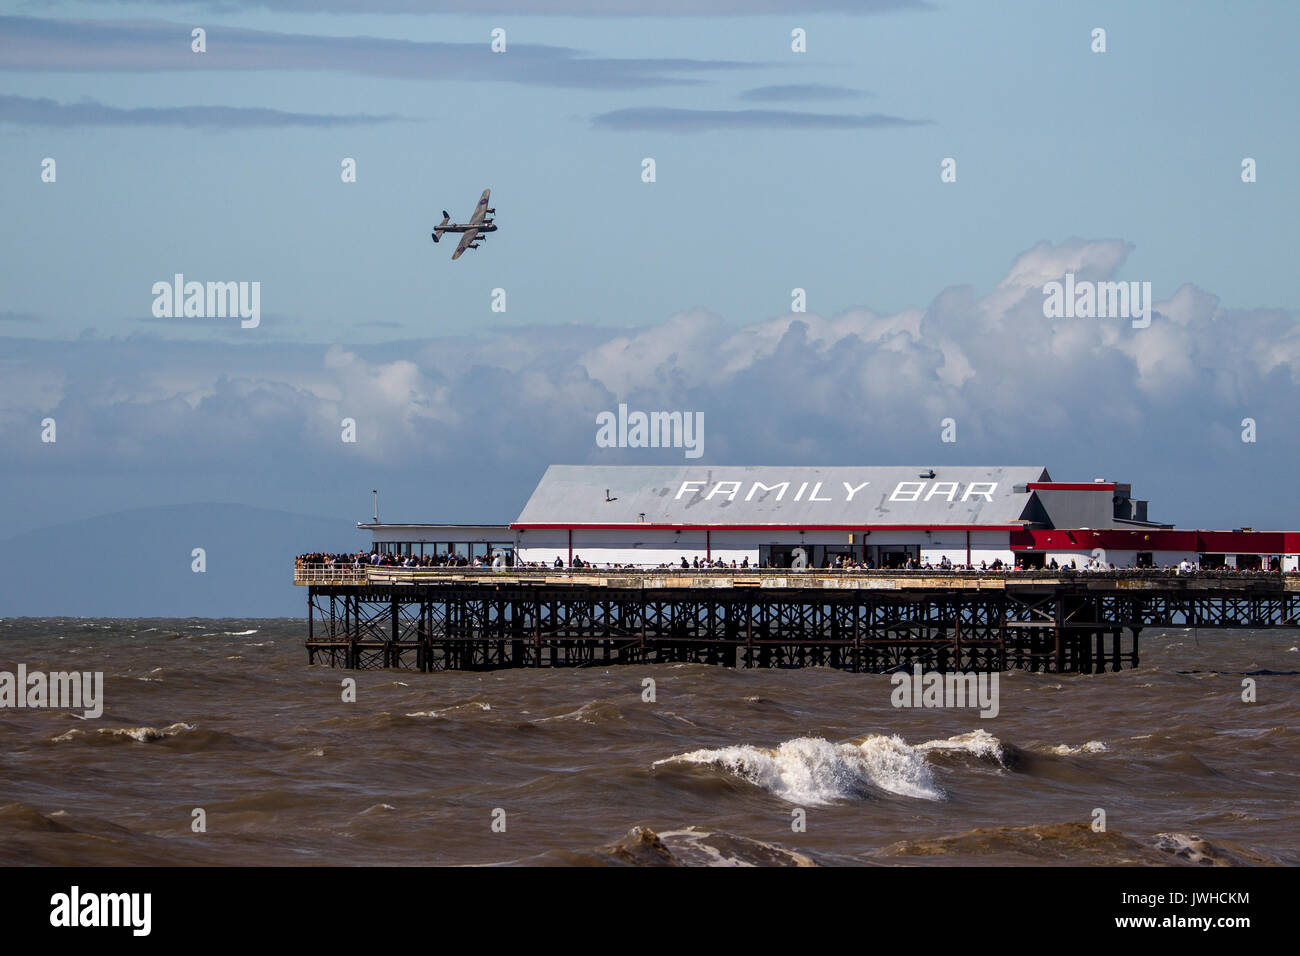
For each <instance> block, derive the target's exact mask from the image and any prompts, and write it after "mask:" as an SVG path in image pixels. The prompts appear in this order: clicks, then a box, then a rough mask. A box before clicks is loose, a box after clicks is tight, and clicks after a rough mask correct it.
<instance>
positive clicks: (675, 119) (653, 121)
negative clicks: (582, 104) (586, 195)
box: [591, 106, 931, 133]
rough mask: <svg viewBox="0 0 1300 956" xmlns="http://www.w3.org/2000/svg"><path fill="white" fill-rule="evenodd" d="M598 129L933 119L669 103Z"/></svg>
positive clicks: (860, 124) (595, 122)
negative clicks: (705, 107) (691, 107)
mask: <svg viewBox="0 0 1300 956" xmlns="http://www.w3.org/2000/svg"><path fill="white" fill-rule="evenodd" d="M591 122H592V126H594V127H595V128H596V129H604V130H616V131H628V130H658V131H661V132H669V133H703V132H708V131H710V130H761V129H821V130H834V129H842V130H854V129H856V130H863V129H895V128H899V127H907V126H928V125H930V124H931V121H930V120H916V119H907V118H906V117H902V116H887V115H885V114H883V113H866V114H848V113H802V112H798V111H795V110H688V109H675V108H672V107H666V106H638V107H631V108H629V109H624V110H614V111H613V112H610V113H601V114H600V115H598V116H596V117H593V119H592V121H591Z"/></svg>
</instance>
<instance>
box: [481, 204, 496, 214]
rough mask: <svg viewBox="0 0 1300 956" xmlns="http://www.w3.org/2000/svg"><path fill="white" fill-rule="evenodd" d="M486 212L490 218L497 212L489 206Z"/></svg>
mask: <svg viewBox="0 0 1300 956" xmlns="http://www.w3.org/2000/svg"><path fill="white" fill-rule="evenodd" d="M484 211H485V212H486V213H487V214H488V215H489V216H490V215H492V214H493V213H494V212H496V210H495V209H493V208H492V207H491V206H488V208H487V209H486V210H484Z"/></svg>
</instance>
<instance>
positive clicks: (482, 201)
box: [469, 189, 492, 226]
mask: <svg viewBox="0 0 1300 956" xmlns="http://www.w3.org/2000/svg"><path fill="white" fill-rule="evenodd" d="M491 195H492V190H490V189H485V190H483V195H482V196H479V197H478V205H477V206H475V207H474V215H472V216H470V217H469V222H470V225H471V226H472V225H474V224H475V223H480V222H482V221H483V217H484V215H486V214H487V208H488V197H490V196H491Z"/></svg>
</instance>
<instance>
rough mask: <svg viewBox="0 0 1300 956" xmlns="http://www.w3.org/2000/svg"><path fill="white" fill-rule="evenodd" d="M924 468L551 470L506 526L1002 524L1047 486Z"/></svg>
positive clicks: (1026, 470) (1007, 472) (997, 474)
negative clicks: (1030, 487) (1032, 487)
mask: <svg viewBox="0 0 1300 956" xmlns="http://www.w3.org/2000/svg"><path fill="white" fill-rule="evenodd" d="M930 471H931V469H930V468H928V467H925V466H920V467H918V466H909V467H904V466H887V467H880V466H870V467H852V466H847V467H826V468H820V467H784V466H779V465H763V466H757V465H755V466H706V465H552V466H551V467H549V468H548V469H547V470H546V474H545V475H543V476H542V480H541V481H540V482H539V483H538V485H537V488H536V489H535V490H534V491H533V494H532V497H531V498H529V499H528V503H527V504H526V505H524V510H523V511H522V512H521V513H520V515H519V517H518V519H516V521H515V524H517V525H573V526H578V525H592V524H635V523H638V522H641V521H644V522H646V523H649V524H697V525H706V524H708V525H744V524H771V525H852V526H871V525H899V524H916V525H936V526H938V525H1008V524H1015V523H1017V522H1018V521H1019V520H1020V516H1021V513H1022V511H1023V510H1024V507H1025V504H1026V503H1027V502H1028V501H1029V492H1027V491H1025V490H1023V486H1024V485H1026V484H1028V483H1029V482H1031V481H1046V480H1050V479H1049V477H1048V475H1047V470H1046V469H1045V468H1043V467H1041V466H1036V465H1035V466H1023V467H1018V466H993V467H974V466H947V467H941V466H936V467H935V468H934V469H933V471H934V477H933V478H930V477H922V475H923V474H924V475H928V474H929V472H930ZM954 483H955V485H956V487H955V489H954V487H953V484H954ZM782 486H784V488H783V487H782ZM1017 486H1020V487H1021V488H1022V490H1021V491H1016V490H1015V489H1016V487H1017ZM607 490H608V497H609V498H610V499H612V500H608V501H607V500H606V491H607ZM642 514H644V515H645V517H644V518H642V517H641V515H642Z"/></svg>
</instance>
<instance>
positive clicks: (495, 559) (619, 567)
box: [294, 550, 1297, 574]
mask: <svg viewBox="0 0 1300 956" xmlns="http://www.w3.org/2000/svg"><path fill="white" fill-rule="evenodd" d="M294 567H295V568H297V569H299V570H306V569H352V570H354V571H360V570H361V569H364V568H413V569H418V568H493V569H498V570H500V569H503V568H529V569H534V570H542V569H548V568H557V569H558V568H574V569H578V570H583V569H591V570H596V569H601V570H616V571H669V570H692V571H708V570H734V571H744V570H755V569H758V570H767V569H780V568H784V569H786V570H805V569H804V568H797V567H796V568H791V567H790V565H788V564H780V563H774V562H773V561H771V560H768V561H765V562H761V563H760V562H757V561H755V562H753V563H751V562H750V560H749V558H748V556H746V557H743V558H741V560H740V561H739V562H737V561H736V559H735V558H732V559H731V560H730V561H727V560H724V559H722V558H713V559H709V558H700V557H699V556H698V555H697V556H696V557H694V558H693V559H689V560H688V559H687V558H686V556H685V555H683V556H682V558H681V560H680V562H672V563H669V562H663V563H660V564H658V565H649V564H622V563H617V562H613V563H611V562H606V563H603V564H596V563H593V562H590V561H586V560H584V559H583V558H582V556H581V555H577V554H575V555H573V558H572V560H570V561H567V562H566V561H565V560H564V559H563V558H562V557H560V556H556V558H555V560H554V561H553V562H551V563H547V562H544V561H517V560H515V556H514V554H513V553H511V552H508V551H496V552H491V553H488V554H482V555H474V556H473V557H469V556H466V555H464V554H459V553H456V552H448V553H444V554H424V555H417V554H397V553H392V552H384V551H378V550H374V551H357V552H356V553H347V552H339V553H330V552H324V551H316V552H310V553H307V554H300V555H298V557H297V559H296V561H295V562H294ZM806 570H822V571H846V572H852V571H877V570H888V571H891V572H897V571H922V572H924V571H931V572H934V571H938V572H958V571H973V572H995V573H1003V572H1015V571H1070V572H1080V573H1089V572H1107V571H1147V572H1161V571H1163V572H1165V573H1169V574H1193V573H1196V572H1199V571H1202V570H1211V571H1214V572H1216V573H1220V574H1232V573H1236V574H1259V573H1273V574H1276V573H1278V572H1280V571H1281V570H1282V568H1281V564H1280V562H1279V560H1278V558H1277V557H1273V558H1272V559H1271V560H1270V561H1269V562H1268V563H1267V565H1264V564H1261V566H1260V567H1257V568H1230V567H1218V568H1206V569H1203V568H1201V566H1200V565H1199V564H1197V563H1194V562H1192V561H1189V560H1187V559H1183V560H1182V561H1181V562H1179V563H1178V564H1177V565H1170V564H1166V565H1164V566H1163V567H1158V566H1154V565H1123V566H1119V565H1116V564H1115V563H1114V562H1107V561H1103V560H1101V559H1100V558H1097V557H1091V558H1088V559H1087V560H1086V561H1084V562H1083V563H1080V562H1079V560H1078V559H1077V558H1072V559H1071V560H1070V561H1069V563H1067V564H1061V563H1058V562H1057V560H1056V559H1055V558H1052V559H1050V560H1048V561H1046V562H1044V563H1034V562H1032V561H1031V560H1026V559H1024V558H1017V559H1016V560H1015V561H1014V562H1011V563H1008V562H1004V561H1003V560H1002V559H1001V558H994V559H993V560H992V561H987V560H982V561H980V562H979V564H974V563H959V562H954V561H953V560H952V559H951V558H949V557H948V556H947V555H944V556H943V557H942V558H941V559H939V560H938V561H937V562H934V561H925V562H921V561H920V560H919V559H918V558H916V557H914V556H913V557H909V558H907V559H906V560H905V561H902V562H901V563H889V564H882V565H877V564H875V563H874V562H872V561H871V560H870V559H867V560H865V561H859V560H858V559H857V558H855V557H853V556H852V555H846V554H837V555H834V556H827V557H826V559H825V560H824V561H823V562H822V563H821V565H820V567H819V568H816V569H813V568H811V567H810V568H807V569H806ZM1290 573H1293V574H1294V573H1297V572H1294V571H1293V572H1290Z"/></svg>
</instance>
